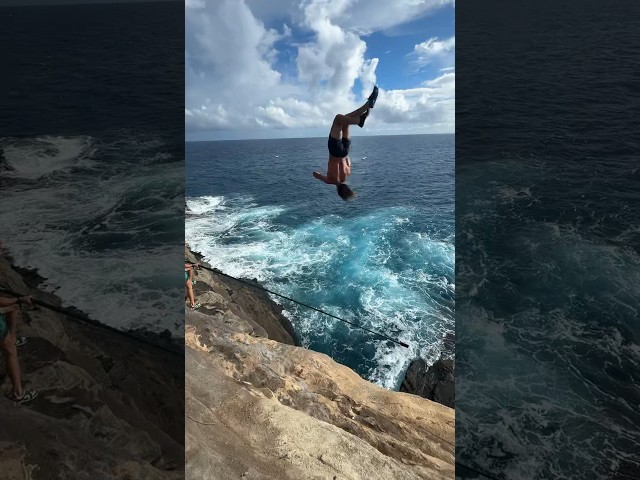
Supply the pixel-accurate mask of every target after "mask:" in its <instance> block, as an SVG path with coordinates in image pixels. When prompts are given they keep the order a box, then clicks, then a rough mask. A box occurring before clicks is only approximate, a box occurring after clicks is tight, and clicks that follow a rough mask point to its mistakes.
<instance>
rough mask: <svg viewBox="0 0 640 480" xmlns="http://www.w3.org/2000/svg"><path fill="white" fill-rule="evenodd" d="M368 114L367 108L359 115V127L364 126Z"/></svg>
mask: <svg viewBox="0 0 640 480" xmlns="http://www.w3.org/2000/svg"><path fill="white" fill-rule="evenodd" d="M368 116H369V110H367V111H366V112H364V113H363V114H362V115H360V121H359V122H358V126H359V127H360V128H362V127H364V121H365V120H366V119H367V117H368Z"/></svg>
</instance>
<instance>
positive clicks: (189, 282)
mask: <svg viewBox="0 0 640 480" xmlns="http://www.w3.org/2000/svg"><path fill="white" fill-rule="evenodd" d="M199 266H200V265H199V264H197V263H187V262H185V263H184V284H185V289H186V290H187V297H188V298H189V302H190V304H189V306H190V307H191V308H193V309H194V310H195V309H196V308H199V307H200V304H197V303H196V297H195V295H194V294H193V283H194V282H193V270H194V269H195V268H198V267H199Z"/></svg>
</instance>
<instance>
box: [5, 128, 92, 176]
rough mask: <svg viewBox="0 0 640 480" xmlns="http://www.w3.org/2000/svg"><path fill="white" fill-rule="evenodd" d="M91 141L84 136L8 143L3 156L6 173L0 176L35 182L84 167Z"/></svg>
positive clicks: (41, 138) (40, 138)
mask: <svg viewBox="0 0 640 480" xmlns="http://www.w3.org/2000/svg"><path fill="white" fill-rule="evenodd" d="M92 143H93V139H92V138H91V137H88V136H78V137H54V136H43V137H37V138H34V139H31V140H29V141H19V142H8V144H7V145H5V146H4V156H5V159H6V163H7V166H8V167H9V169H8V170H7V171H6V172H5V173H4V174H3V175H6V176H16V177H20V178H28V179H36V178H40V177H42V176H45V175H48V174H51V173H53V172H56V171H61V170H66V169H69V168H71V167H75V166H79V165H81V164H83V165H86V164H87V162H88V160H89V158H90V156H91V154H92V153H93V150H92Z"/></svg>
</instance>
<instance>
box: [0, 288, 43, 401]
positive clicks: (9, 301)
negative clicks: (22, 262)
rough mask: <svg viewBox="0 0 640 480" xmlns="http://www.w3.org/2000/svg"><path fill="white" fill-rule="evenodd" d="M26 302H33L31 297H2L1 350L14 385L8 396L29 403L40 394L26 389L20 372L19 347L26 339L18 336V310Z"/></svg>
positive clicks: (0, 307) (0, 302)
mask: <svg viewBox="0 0 640 480" xmlns="http://www.w3.org/2000/svg"><path fill="white" fill-rule="evenodd" d="M24 303H26V304H31V297H20V298H6V297H0V350H2V355H3V357H4V360H5V363H6V369H7V375H8V376H9V379H10V380H11V384H12V386H13V390H12V391H11V393H9V394H7V398H8V399H9V400H11V401H13V402H16V403H27V402H30V401H31V400H33V399H34V398H36V397H37V396H38V392H36V391H35V390H24V388H23V386H22V376H21V374H20V362H19V360H18V349H17V347H18V346H20V345H21V344H22V343H24V339H17V338H16V329H17V325H18V310H19V309H20V305H21V304H24Z"/></svg>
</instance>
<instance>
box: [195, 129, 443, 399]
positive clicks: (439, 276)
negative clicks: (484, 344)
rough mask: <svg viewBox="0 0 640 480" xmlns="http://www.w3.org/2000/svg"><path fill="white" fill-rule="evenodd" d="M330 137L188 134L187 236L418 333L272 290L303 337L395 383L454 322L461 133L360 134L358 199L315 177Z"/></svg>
mask: <svg viewBox="0 0 640 480" xmlns="http://www.w3.org/2000/svg"><path fill="white" fill-rule="evenodd" d="M326 142H327V140H326V138H308V139H284V140H282V139H278V140H252V141H216V142H193V143H187V145H186V191H187V219H186V227H185V229H186V230H185V236H186V241H187V243H188V244H189V245H190V246H191V247H192V248H193V249H195V250H196V251H199V252H201V253H202V254H203V255H204V256H205V257H206V259H207V260H208V261H209V262H211V264H212V265H213V266H215V267H217V268H220V269H221V270H222V271H223V272H225V273H227V274H230V275H233V276H236V277H245V278H258V280H259V281H260V282H262V283H263V284H264V285H265V286H266V287H268V288H270V289H272V290H274V291H276V292H278V293H281V294H283V295H287V296H290V297H292V298H295V299H297V300H299V301H301V302H304V303H308V304H311V305H313V306H315V307H317V308H320V309H323V310H326V311H328V312H329V313H332V314H334V315H337V316H339V317H341V318H344V319H347V320H349V321H352V322H355V323H357V324H359V325H362V326H364V327H366V328H369V329H372V330H375V331H379V332H381V333H384V334H386V335H389V336H391V337H393V338H397V339H399V340H401V341H404V342H406V343H408V344H409V345H410V348H409V349H406V348H403V347H401V346H398V345H395V344H393V343H392V342H389V341H385V340H383V339H380V338H379V337H375V336H372V335H371V334H368V333H366V332H363V331H361V330H359V329H354V328H353V327H351V326H349V325H347V324H344V323H342V322H339V321H338V320H335V319H332V318H330V317H327V316H325V315H322V314H320V313H317V312H314V311H311V310H309V309H306V308H304V307H298V306H297V305H295V304H291V302H287V301H286V300H280V299H278V298H275V300H276V301H278V302H279V303H283V305H284V307H285V311H286V314H287V315H288V316H289V318H291V320H292V322H293V324H294V328H295V330H296V332H297V333H298V335H299V336H300V338H301V341H302V342H303V344H304V345H305V346H306V347H308V348H311V349H313V350H316V351H320V352H324V353H327V354H328V355H330V356H331V357H332V358H334V359H335V360H336V361H338V362H340V363H343V364H345V365H348V366H349V367H351V368H353V369H354V370H355V371H356V372H358V373H359V374H360V375H361V376H363V377H364V378H367V379H370V380H372V381H374V382H377V383H378V384H380V385H382V386H384V387H386V388H390V389H394V388H398V387H399V383H400V382H401V381H402V377H403V375H404V371H405V369H406V367H407V365H408V362H409V361H410V360H411V359H413V358H415V357H417V356H421V357H423V358H425V359H427V360H428V361H430V362H433V361H435V360H436V359H437V358H438V356H439V354H440V352H441V351H443V350H444V347H443V339H444V337H445V336H446V335H447V334H452V333H453V329H454V319H453V311H454V291H455V289H454V191H453V186H454V137H453V135H415V136H385V137H357V136H355V135H354V137H353V138H352V142H353V145H352V149H351V155H350V157H351V159H352V169H353V173H352V176H351V180H350V182H349V183H350V184H351V185H352V187H353V188H354V189H355V190H356V191H357V192H358V194H359V196H358V197H357V199H356V200H354V201H351V202H344V201H343V200H342V199H340V197H339V196H338V195H337V193H336V191H335V187H333V186H329V185H325V184H323V183H321V182H320V181H318V180H316V179H314V178H313V177H312V175H311V173H312V172H313V171H314V170H319V171H325V170H326V166H327V159H328V153H327V146H326ZM447 353H448V354H451V352H447Z"/></svg>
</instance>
